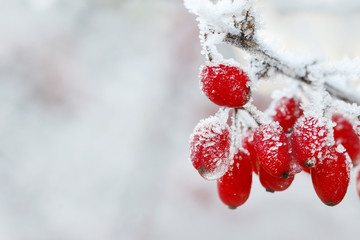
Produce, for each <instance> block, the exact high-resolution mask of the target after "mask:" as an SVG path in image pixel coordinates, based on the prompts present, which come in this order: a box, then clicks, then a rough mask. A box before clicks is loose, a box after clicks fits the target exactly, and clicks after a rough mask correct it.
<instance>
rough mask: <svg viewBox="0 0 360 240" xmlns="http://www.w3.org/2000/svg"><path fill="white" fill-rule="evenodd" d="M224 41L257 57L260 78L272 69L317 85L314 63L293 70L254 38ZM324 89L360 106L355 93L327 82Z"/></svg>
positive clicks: (359, 99) (236, 37) (226, 39)
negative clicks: (313, 77) (261, 66)
mask: <svg viewBox="0 0 360 240" xmlns="http://www.w3.org/2000/svg"><path fill="white" fill-rule="evenodd" d="M223 41H224V42H225V43H229V44H231V45H233V46H235V47H238V48H241V49H243V50H245V51H248V52H249V53H250V54H252V55H254V56H255V59H254V60H255V61H257V62H258V63H260V64H262V65H263V71H262V72H259V73H258V75H257V76H258V77H259V78H263V77H266V76H267V72H268V71H269V70H270V69H271V68H272V69H274V70H275V72H278V73H280V74H283V75H285V76H287V77H290V78H293V79H295V80H297V81H299V82H301V83H303V84H306V85H310V86H311V85H314V83H315V82H314V81H313V80H312V79H310V77H309V76H311V75H312V71H311V70H310V66H312V65H314V64H316V62H313V63H311V64H308V65H304V66H303V67H301V68H293V67H291V66H289V65H287V64H285V63H283V62H282V61H280V60H279V59H278V58H277V57H275V56H273V55H272V54H271V53H270V52H269V51H266V50H263V49H264V48H262V47H260V44H259V43H258V42H256V40H254V38H252V41H250V42H249V39H246V38H244V36H243V35H241V34H240V35H234V34H230V33H228V34H226V37H225V38H224V40H223ZM256 57H258V58H256ZM260 59H263V60H260ZM304 70H305V71H304ZM325 76H326V74H323V77H325ZM324 88H325V89H326V91H327V92H328V93H329V94H330V95H332V96H333V97H335V98H337V99H340V100H342V101H344V102H348V103H356V104H357V105H360V97H359V96H357V95H355V94H354V93H353V92H349V91H344V90H341V89H338V88H336V87H335V86H334V85H332V84H330V83H329V82H326V81H325V82H324Z"/></svg>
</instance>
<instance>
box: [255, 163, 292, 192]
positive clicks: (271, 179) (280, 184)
mask: <svg viewBox="0 0 360 240" xmlns="http://www.w3.org/2000/svg"><path fill="white" fill-rule="evenodd" d="M259 179H260V183H261V185H262V186H263V187H264V188H265V189H266V191H268V192H280V191H284V190H286V189H287V188H288V187H290V185H291V183H292V181H293V180H294V175H290V176H289V177H288V178H281V177H275V176H272V175H271V174H269V173H268V172H267V171H265V170H264V168H262V167H260V171H259Z"/></svg>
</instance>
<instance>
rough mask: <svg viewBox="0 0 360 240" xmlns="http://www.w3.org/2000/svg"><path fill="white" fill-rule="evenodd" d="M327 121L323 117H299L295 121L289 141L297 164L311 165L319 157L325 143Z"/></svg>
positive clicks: (304, 166)
mask: <svg viewBox="0 0 360 240" xmlns="http://www.w3.org/2000/svg"><path fill="white" fill-rule="evenodd" d="M326 124H327V122H326V120H325V119H323V118H314V117H301V118H299V120H298V121H297V122H296V123H295V126H294V129H293V132H292V133H291V137H290V143H291V147H292V151H293V155H294V156H295V158H296V160H297V162H298V164H299V165H300V166H302V167H303V168H306V167H312V166H314V165H315V164H316V161H317V159H318V158H321V153H322V149H323V148H324V147H326V145H327V138H328V129H327V126H326Z"/></svg>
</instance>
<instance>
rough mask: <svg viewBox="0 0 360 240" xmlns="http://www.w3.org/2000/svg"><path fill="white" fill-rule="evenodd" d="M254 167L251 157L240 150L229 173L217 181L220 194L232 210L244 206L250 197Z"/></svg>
mask: <svg viewBox="0 0 360 240" xmlns="http://www.w3.org/2000/svg"><path fill="white" fill-rule="evenodd" d="M251 183H252V167H251V160H250V158H249V155H248V154H247V153H246V152H245V151H243V150H238V152H237V153H236V154H235V155H234V163H233V164H232V165H231V166H229V169H228V171H227V172H226V173H225V174H224V176H222V177H221V178H219V179H218V180H217V188H218V194H219V197H220V199H221V201H222V202H223V203H225V204H226V205H228V206H229V208H231V209H235V208H237V207H238V206H240V205H242V204H244V203H245V202H246V200H247V199H248V197H249V195H250V190H251Z"/></svg>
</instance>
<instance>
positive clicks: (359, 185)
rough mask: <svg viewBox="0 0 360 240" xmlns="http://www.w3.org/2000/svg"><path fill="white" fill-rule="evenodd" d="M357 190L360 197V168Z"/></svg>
mask: <svg viewBox="0 0 360 240" xmlns="http://www.w3.org/2000/svg"><path fill="white" fill-rule="evenodd" d="M356 190H357V193H358V195H359V197H360V169H359V171H358V173H357V177H356Z"/></svg>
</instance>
